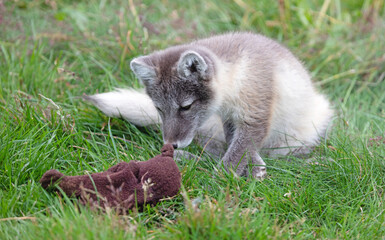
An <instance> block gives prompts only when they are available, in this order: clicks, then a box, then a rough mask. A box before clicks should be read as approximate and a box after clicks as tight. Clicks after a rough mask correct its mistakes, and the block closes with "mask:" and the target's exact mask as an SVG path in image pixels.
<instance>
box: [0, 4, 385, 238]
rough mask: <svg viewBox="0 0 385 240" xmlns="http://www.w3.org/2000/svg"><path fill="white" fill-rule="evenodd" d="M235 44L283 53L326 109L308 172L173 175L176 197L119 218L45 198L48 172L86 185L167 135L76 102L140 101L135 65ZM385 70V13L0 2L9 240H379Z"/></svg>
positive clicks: (289, 168) (2, 171) (289, 164)
mask: <svg viewBox="0 0 385 240" xmlns="http://www.w3.org/2000/svg"><path fill="white" fill-rule="evenodd" d="M1 3H2V4H1ZM231 30H246V31H255V32H260V33H263V34H265V35H267V36H269V37H272V38H274V39H277V40H278V41H280V42H281V43H283V44H284V45H286V46H288V47H289V48H290V49H291V50H292V51H293V52H294V53H295V54H296V55H297V56H298V57H299V58H300V59H301V60H302V61H303V62H304V63H305V65H306V66H307V67H308V69H309V71H310V72H311V74H312V76H313V78H314V81H315V82H316V85H317V87H318V88H319V89H320V90H321V91H322V92H323V93H325V94H326V95H327V96H329V98H330V99H331V100H332V102H333V105H334V107H335V110H336V115H335V118H334V119H333V126H332V127H331V128H330V130H329V132H328V136H329V138H328V139H327V140H325V141H323V142H322V143H321V144H320V146H319V147H318V148H317V149H315V151H314V153H313V154H312V156H311V157H312V158H313V163H312V164H309V163H307V161H306V160H304V159H298V158H292V157H291V158H290V159H289V161H287V160H285V159H278V160H277V159H266V162H267V164H268V178H267V179H265V180H264V181H262V182H259V181H256V180H253V179H250V178H236V177H234V176H232V175H231V174H228V173H224V172H221V171H219V172H218V171H217V170H216V168H215V165H216V164H215V162H214V161H198V162H197V161H184V162H180V163H178V165H179V167H180V169H181V171H182V174H183V179H182V180H183V189H182V191H181V193H180V194H179V195H178V196H176V197H175V198H173V199H171V200H168V201H163V202H161V203H160V204H158V205H157V206H155V207H148V208H146V209H145V210H144V211H143V212H136V211H134V212H131V213H130V214H128V215H125V216H118V215H116V214H115V213H113V212H108V213H105V214H101V213H98V212H95V211H92V210H90V209H87V208H85V207H82V206H80V207H78V206H77V205H76V204H74V203H73V201H72V200H70V199H67V198H65V197H64V198H60V197H58V196H56V195H55V194H51V193H47V192H45V191H44V190H43V189H42V188H41V187H40V185H39V179H40V177H41V176H42V174H43V173H44V172H45V171H47V170H49V169H52V168H56V169H59V170H60V171H62V172H63V173H65V174H69V175H79V174H83V173H84V172H85V171H89V172H95V171H103V170H105V169H107V168H109V167H110V166H112V165H114V164H116V163H117V162H119V161H130V160H132V159H138V160H146V159H148V158H150V157H152V156H154V155H156V154H158V152H159V149H160V147H161V146H162V139H161V134H160V132H159V131H154V130H147V129H138V128H136V127H135V126H133V125H131V124H129V123H127V122H125V121H123V120H120V119H109V118H107V117H106V116H104V115H103V114H102V113H101V112H99V111H98V110H97V109H96V108H95V107H93V106H91V105H89V104H87V103H85V102H84V101H83V100H82V98H81V96H82V95H83V94H84V93H86V94H93V93H95V92H104V91H109V90H112V89H113V88H115V87H139V84H138V82H137V80H135V78H134V76H133V74H132V72H131V71H130V69H129V62H130V59H132V58H133V57H134V56H137V55H142V54H146V53H149V52H151V51H153V50H156V49H161V48H165V47H167V46H170V45H173V44H177V43H181V42H185V41H189V40H191V39H194V38H198V37H202V36H207V35H210V34H213V33H220V32H225V31H231ZM384 54H385V5H384V2H383V1H381V0H357V1H340V0H334V1H327V0H325V1H315V0H293V1H253V0H242V1H241V0H237V1H230V0H225V1H219V0H213V1H203V0H196V1H191V0H187V1H150V0H145V1H136V0H128V1H119V0H118V1H104V0H91V1H79V2H78V1H70V0H58V1H54V0H49V1H45V0H44V1H43V0H31V1H27V0H18V1H5V2H4V1H3V2H1V1H0V84H1V88H0V113H1V114H0V127H1V129H0V239H48V238H49V239H126V238H134V237H137V238H142V239H175V238H178V239H266V238H272V239H276V238H278V239H286V238H295V239H307V238H327V239H337V238H338V239H358V238H361V239H379V238H384V236H385V213H384V211H385V206H384V201H385V55H384ZM189 150H190V151H191V152H193V153H195V154H199V153H200V151H201V150H202V149H201V148H200V147H199V146H195V145H192V146H190V147H189Z"/></svg>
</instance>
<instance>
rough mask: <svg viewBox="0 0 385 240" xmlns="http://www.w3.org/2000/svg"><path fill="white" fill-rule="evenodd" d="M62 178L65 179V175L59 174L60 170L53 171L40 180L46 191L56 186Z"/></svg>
mask: <svg viewBox="0 0 385 240" xmlns="http://www.w3.org/2000/svg"><path fill="white" fill-rule="evenodd" d="M62 177H64V174H63V173H61V172H59V171H58V170H55V169H51V170H48V171H47V172H45V173H44V174H43V176H42V177H41V179H40V184H41V186H42V187H43V188H44V189H46V188H48V187H49V186H51V185H53V184H55V183H56V182H57V181H59V180H60V178H62Z"/></svg>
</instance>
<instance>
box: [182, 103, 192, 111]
mask: <svg viewBox="0 0 385 240" xmlns="http://www.w3.org/2000/svg"><path fill="white" fill-rule="evenodd" d="M191 106H192V103H191V104H189V105H186V106H180V108H179V109H180V110H181V111H188V110H190V108H191Z"/></svg>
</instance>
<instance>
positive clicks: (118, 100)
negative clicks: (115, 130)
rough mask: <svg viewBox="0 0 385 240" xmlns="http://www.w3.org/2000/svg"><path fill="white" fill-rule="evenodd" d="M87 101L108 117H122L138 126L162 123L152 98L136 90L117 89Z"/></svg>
mask: <svg viewBox="0 0 385 240" xmlns="http://www.w3.org/2000/svg"><path fill="white" fill-rule="evenodd" d="M86 99H87V100H89V101H90V102H91V103H93V104H94V105H95V106H96V107H97V108H99V109H100V110H101V111H102V112H103V113H104V114H106V115H107V116H109V117H122V118H124V119H125V120H127V121H129V122H131V123H133V124H135V125H137V126H148V125H154V124H160V123H161V120H160V116H159V115H158V112H157V110H156V108H155V106H154V104H153V102H152V100H151V99H150V97H149V96H148V95H147V94H145V93H143V92H139V91H137V90H134V89H116V90H115V91H113V92H107V93H101V94H95V95H92V96H87V97H86Z"/></svg>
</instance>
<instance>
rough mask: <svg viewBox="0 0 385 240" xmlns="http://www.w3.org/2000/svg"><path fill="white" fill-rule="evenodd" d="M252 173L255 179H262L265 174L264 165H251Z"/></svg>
mask: <svg viewBox="0 0 385 240" xmlns="http://www.w3.org/2000/svg"><path fill="white" fill-rule="evenodd" d="M252 174H253V177H254V178H255V179H258V180H263V179H264V178H265V177H266V175H267V172H266V167H253V169H252Z"/></svg>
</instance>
